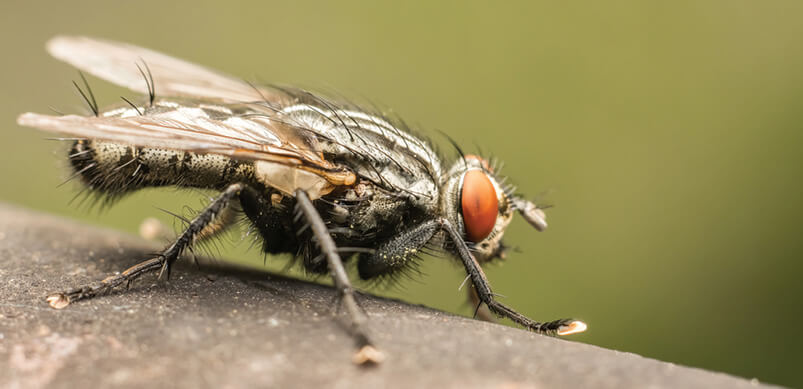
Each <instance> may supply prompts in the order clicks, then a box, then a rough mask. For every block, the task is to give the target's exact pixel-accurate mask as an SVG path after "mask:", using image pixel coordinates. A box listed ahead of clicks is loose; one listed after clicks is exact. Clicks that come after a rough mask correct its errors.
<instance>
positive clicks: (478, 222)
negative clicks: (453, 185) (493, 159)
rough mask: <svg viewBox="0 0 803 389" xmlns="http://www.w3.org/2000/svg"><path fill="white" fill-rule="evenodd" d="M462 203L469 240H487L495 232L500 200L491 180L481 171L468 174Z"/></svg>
mask: <svg viewBox="0 0 803 389" xmlns="http://www.w3.org/2000/svg"><path fill="white" fill-rule="evenodd" d="M460 202H461V204H460V206H461V207H462V209H463V222H464V223H465V226H466V236H467V237H468V239H469V240H470V241H472V242H479V241H481V240H483V239H485V237H487V236H488V234H490V233H491V231H493V229H494V224H496V216H497V214H498V213H499V200H498V199H497V198H496V189H494V185H493V184H492V183H491V179H489V178H488V176H487V175H486V174H485V173H483V172H482V171H481V170H469V171H468V172H466V175H465V176H463V190H462V194H461V200H460Z"/></svg>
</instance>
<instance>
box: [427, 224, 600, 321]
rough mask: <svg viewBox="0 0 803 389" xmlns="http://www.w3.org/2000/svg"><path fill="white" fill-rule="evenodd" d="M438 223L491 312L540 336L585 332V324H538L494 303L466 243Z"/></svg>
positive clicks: (455, 231)
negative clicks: (452, 244)
mask: <svg viewBox="0 0 803 389" xmlns="http://www.w3.org/2000/svg"><path fill="white" fill-rule="evenodd" d="M439 223H440V226H441V228H442V229H443V230H444V231H446V233H447V234H448V235H449V238H451V240H452V242H454V245H455V247H456V248H457V254H458V257H460V259H461V260H462V261H463V266H465V268H466V272H468V275H469V277H471V282H472V284H473V285H474V289H475V290H476V291H477V296H479V298H480V301H482V302H484V303H485V304H486V305H488V308H489V309H490V310H491V312H493V313H495V314H497V315H499V316H503V317H507V318H508V319H510V320H513V321H514V322H515V323H517V324H519V325H521V326H524V327H526V328H528V329H530V330H533V331H535V332H538V333H542V334H549V335H553V334H557V335H571V334H576V333H579V332H583V331H585V330H586V327H587V326H586V324H585V323H583V322H582V321H579V320H574V319H558V320H554V321H550V322H545V323H539V322H537V321H534V320H532V319H530V318H528V317H527V316H524V315H522V314H520V313H518V312H516V311H515V310H514V309H513V308H510V307H508V306H507V305H505V304H502V303H500V302H498V301H496V299H495V298H494V293H493V292H492V291H491V286H490V284H489V282H488V278H487V277H485V272H483V271H482V268H481V267H480V264H479V263H478V262H477V259H476V258H474V255H473V254H471V251H470V250H469V248H468V246H467V245H466V242H465V241H464V240H463V238H462V237H461V236H460V234H459V233H458V232H457V229H455V228H454V226H452V224H451V223H450V222H449V221H448V220H446V219H440V220H439Z"/></svg>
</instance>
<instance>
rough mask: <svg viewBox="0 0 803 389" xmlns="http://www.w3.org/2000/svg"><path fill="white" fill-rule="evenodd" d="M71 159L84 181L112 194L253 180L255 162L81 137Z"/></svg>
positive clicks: (71, 151) (218, 187) (95, 188)
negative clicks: (161, 187)
mask: <svg viewBox="0 0 803 389" xmlns="http://www.w3.org/2000/svg"><path fill="white" fill-rule="evenodd" d="M69 159H70V164H71V165H72V168H73V170H74V171H75V175H76V176H78V177H80V179H81V181H82V182H83V183H84V184H86V185H87V186H88V187H89V188H90V189H92V190H96V191H99V192H103V193H108V194H112V195H119V194H124V193H126V192H130V191H133V190H136V189H140V188H144V187H149V186H168V185H174V186H186V187H197V188H211V189H220V188H223V187H225V186H227V185H228V184H231V183H234V182H252V181H253V164H251V163H249V162H243V161H236V160H233V159H231V158H229V157H226V156H224V155H219V154H197V153H192V152H187V151H178V150H169V149H159V148H151V147H136V146H128V145H123V144H119V143H113V142H103V141H95V140H78V141H76V142H75V143H73V146H72V148H71V150H70V155H69Z"/></svg>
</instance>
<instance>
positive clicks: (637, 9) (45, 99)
mask: <svg viewBox="0 0 803 389" xmlns="http://www.w3.org/2000/svg"><path fill="white" fill-rule="evenodd" d="M559 3H560V4H559V5H558V3H555V2H532V1H531V2H527V3H521V4H511V3H505V4H501V3H495V4H491V3H490V2H447V1H444V2H422V3H411V2H405V3H404V4H389V3H387V4H379V3H374V2H340V1H339V2H336V3H335V2H332V3H306V2H276V3H271V2H258V3H253V4H235V3H231V2H223V1H197V0H194V1H184V2H161V1H159V2H157V1H127V2H109V1H96V2H48V3H46V4H45V3H41V2H14V1H8V0H6V1H3V2H2V4H0V42H2V48H3V51H4V54H3V58H4V59H3V60H2V72H0V85H2V92H1V93H0V99H2V100H0V118H2V120H3V123H4V128H3V129H2V130H0V159H1V161H2V163H0V180H1V181H0V182H2V184H0V200H2V201H6V202H11V203H15V204H19V205H22V206H26V207H30V208H35V209H39V210H43V211H46V212H49V213H53V214H59V215H65V216H68V217H71V218H76V219H81V220H84V221H86V222H89V223H93V224H97V225H104V226H111V227H113V228H118V229H122V230H125V231H128V232H131V233H135V232H136V230H137V227H138V225H139V223H140V222H141V221H142V219H143V218H144V217H145V216H148V215H153V216H158V217H161V218H163V219H165V220H169V218H168V217H166V216H165V215H163V214H161V213H160V212H159V211H156V210H155V208H154V206H159V207H163V208H166V209H171V210H176V211H181V208H182V206H183V205H185V204H189V205H191V206H194V207H198V206H200V205H201V200H200V199H199V196H198V194H197V193H196V194H194V193H188V192H175V191H171V190H161V191H144V192H142V193H138V194H136V195H134V196H131V197H129V198H126V199H125V200H124V201H122V202H121V203H120V204H119V205H118V206H116V207H115V208H113V209H111V210H109V211H106V212H98V211H97V210H93V211H91V212H87V211H86V210H85V209H81V208H77V207H75V206H70V205H68V201H69V200H70V198H71V197H72V196H73V194H74V193H75V188H70V187H69V185H67V186H65V187H61V188H58V189H57V188H56V185H57V184H59V183H60V182H61V181H62V180H63V179H64V177H66V176H67V172H66V169H65V166H66V164H65V163H64V162H63V159H64V158H63V153H64V152H65V150H64V149H63V147H62V146H60V145H59V144H58V143H57V142H51V141H46V140H44V139H43V138H44V137H45V136H47V135H45V134H44V133H41V132H38V131H34V130H30V129H26V128H20V127H19V126H17V125H16V124H15V117H16V115H17V114H19V113H21V112H24V111H37V112H48V106H53V107H56V108H58V109H61V110H65V111H70V112H76V111H79V110H82V109H83V107H82V106H81V105H82V103H81V101H80V99H79V98H78V97H76V93H75V91H74V90H73V89H72V87H71V85H70V81H71V80H72V79H75V78H76V72H75V70H73V69H71V68H70V67H69V66H66V65H64V64H61V63H59V62H57V61H55V60H54V59H51V58H49V57H48V55H47V54H46V53H45V51H44V42H45V41H46V40H47V39H48V38H50V37H51V36H53V35H55V34H57V33H70V34H86V35H94V36H99V37H105V38H110V39H116V40H122V41H128V42H132V43H136V44H139V45H143V46H146V47H151V48H154V49H157V50H161V51H165V52H168V53H171V54H173V55H175V56H178V57H183V58H187V59H190V60H193V61H195V62H199V63H202V64H205V65H208V66H210V67H213V68H218V69H221V70H225V71H226V72H229V73H232V74H234V75H238V76H241V77H244V78H249V79H263V80H269V81H272V82H281V83H291V84H298V85H302V86H305V87H311V88H317V89H324V90H336V91H339V92H340V93H342V94H343V95H345V96H350V97H355V98H358V99H359V98H363V97H365V98H367V99H368V100H371V101H375V102H377V103H379V104H380V105H382V106H385V107H390V108H393V110H394V112H396V113H399V114H400V115H401V116H402V117H404V118H405V119H406V120H407V121H408V122H410V123H414V124H415V126H416V127H418V128H419V129H420V130H422V131H423V132H425V133H428V134H431V135H432V136H433V138H434V139H436V142H437V143H439V144H440V145H446V142H445V140H444V139H443V138H442V137H441V136H438V135H437V133H436V132H435V130H442V131H444V132H446V133H448V134H449V135H450V136H452V137H454V138H455V139H456V140H457V141H458V142H460V143H461V144H463V145H464V148H465V149H468V150H471V151H475V150H476V149H477V146H479V147H480V148H481V149H482V150H484V151H485V152H491V153H493V154H494V155H496V156H499V157H501V158H502V159H503V160H504V161H506V166H507V167H506V168H505V173H506V174H508V175H509V176H510V177H511V179H512V180H513V182H515V183H516V184H518V185H519V187H520V190H521V191H522V192H524V193H527V194H530V195H536V194H538V193H541V192H543V191H547V192H548V193H549V195H548V197H547V200H548V201H549V202H551V203H553V204H555V205H556V207H555V208H553V209H551V210H550V211H549V221H550V229H549V230H548V231H547V232H544V233H540V234H539V233H536V232H535V231H534V230H533V229H531V228H530V227H529V226H528V225H526V223H524V222H522V221H521V220H516V221H515V222H514V223H513V225H512V227H511V228H509V229H508V232H507V236H506V238H507V239H506V240H507V242H508V243H511V244H513V245H515V246H517V247H518V248H519V249H520V252H518V253H512V255H510V257H509V260H508V261H507V262H506V263H504V264H503V265H501V266H495V267H492V268H490V269H489V270H488V273H489V277H490V278H491V280H492V282H493V285H494V286H495V289H496V291H497V292H499V293H501V294H504V295H505V296H507V297H506V298H505V299H504V300H505V302H507V303H510V304H511V305H512V306H514V307H517V308H518V309H520V310H521V311H523V312H524V313H526V314H527V315H529V316H531V317H534V318H537V319H554V318H557V317H565V316H573V317H578V318H582V319H584V320H585V321H587V322H588V323H589V324H590V329H589V331H588V333H586V334H583V335H578V336H575V337H572V339H573V340H576V341H581V342H588V343H592V344H596V345H600V346H603V347H609V348H613V349H617V350H624V351H631V352H635V353H638V354H642V355H645V356H649V357H653V358H657V359H662V360H666V361H672V362H677V363H680V364H684V365H691V366H698V367H703V368H707V369H713V370H719V371H724V372H728V373H732V374H737V375H740V376H744V377H757V378H759V379H760V380H763V381H769V382H773V383H779V384H786V385H791V386H803V378H801V376H800V374H799V370H800V366H803V333H802V332H801V331H800V328H801V326H800V324H799V323H800V321H801V320H803V304H802V303H801V301H800V297H801V293H803V284H801V282H800V278H801V277H800V276H801V271H803V263H801V252H802V250H801V249H803V247H802V246H803V243H801V242H802V240H801V238H803V234H801V232H802V230H803V229H801V223H803V202H801V198H802V197H803V196H801V195H802V193H801V189H802V188H803V185H802V184H801V178H803V177H801V166H803V152H801V145H803V142H801V141H802V140H803V132H802V131H801V125H803V110H801V107H802V106H801V103H802V102H803V2H800V1H764V2H756V1H732V0H729V1H724V0H723V1H699V0H695V1H672V2H645V1H616V2H586V3H581V4H577V3H573V4H566V3H565V2H559ZM90 82H91V83H92V85H93V87H94V90H95V94H96V95H97V96H98V97H99V100H100V101H101V102H102V103H113V102H115V103H116V102H117V101H119V98H118V96H119V95H121V94H124V95H126V96H129V97H132V95H133V94H132V93H129V92H127V91H125V90H121V89H119V88H116V87H112V86H110V85H108V84H106V83H104V82H102V81H99V80H97V79H90ZM157 88H158V85H157ZM243 252H244V250H242V249H239V250H238V249H232V250H231V251H226V254H224V256H225V257H229V258H236V259H239V260H243V258H246V259H247V260H248V261H250V263H253V264H255V265H258V266H261V263H262V262H261V258H260V256H259V255H258V253H256V252H250V253H246V254H243ZM283 264H284V261H274V263H273V264H270V263H269V266H271V268H276V269H278V268H281V267H282V265H283ZM424 271H425V272H426V273H427V276H425V277H422V278H421V279H420V280H419V282H404V283H402V285H400V286H399V287H397V288H395V289H391V290H389V291H382V293H386V294H389V295H391V296H395V297H399V298H403V299H405V300H407V301H411V302H417V303H424V304H426V305H429V306H433V307H437V308H441V309H445V310H449V311H454V312H459V313H461V314H470V312H471V309H470V308H469V307H468V306H467V305H466V304H465V302H464V295H463V294H462V293H460V292H458V291H457V287H458V285H459V284H460V282H461V281H462V279H463V274H464V273H463V272H462V271H461V270H460V269H459V268H458V267H456V266H454V265H453V264H452V263H450V262H448V261H445V260H439V259H435V258H428V259H427V261H426V266H425V267H424Z"/></svg>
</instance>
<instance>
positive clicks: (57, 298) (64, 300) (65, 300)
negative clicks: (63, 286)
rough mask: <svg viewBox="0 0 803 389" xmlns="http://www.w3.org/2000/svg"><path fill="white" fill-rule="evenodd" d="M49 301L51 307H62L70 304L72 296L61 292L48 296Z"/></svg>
mask: <svg viewBox="0 0 803 389" xmlns="http://www.w3.org/2000/svg"><path fill="white" fill-rule="evenodd" d="M47 303H48V304H50V307H51V308H54V309H62V308H64V307H66V306H68V305H70V298H69V297H67V296H65V295H64V294H61V293H56V294H51V295H50V296H47Z"/></svg>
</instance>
